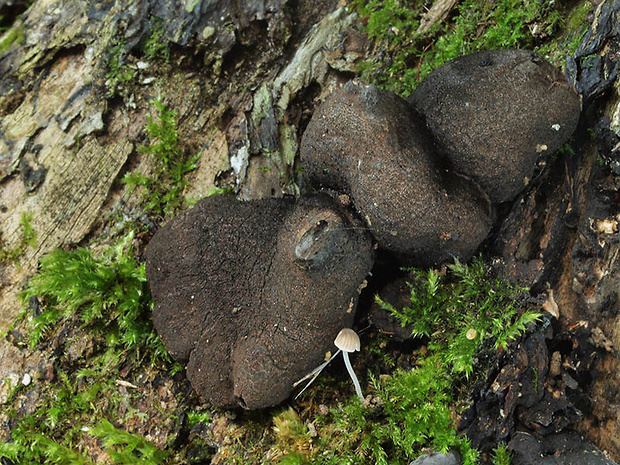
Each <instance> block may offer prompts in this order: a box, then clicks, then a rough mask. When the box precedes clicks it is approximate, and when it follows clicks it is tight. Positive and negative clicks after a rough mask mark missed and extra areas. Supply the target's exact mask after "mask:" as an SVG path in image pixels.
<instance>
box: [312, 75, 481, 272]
mask: <svg viewBox="0 0 620 465" xmlns="http://www.w3.org/2000/svg"><path fill="white" fill-rule="evenodd" d="M300 153H301V161H302V163H303V168H304V174H305V175H306V176H307V178H308V180H309V182H310V183H311V184H313V185H315V186H317V187H329V188H333V189H337V190H340V191H343V192H346V193H347V194H349V195H350V197H351V200H352V202H353V204H354V206H355V209H356V210H357V211H358V212H359V214H360V215H361V216H362V218H364V219H365V220H366V223H367V225H368V227H369V229H370V231H371V232H372V234H373V235H374V236H375V238H376V239H377V241H378V243H379V245H380V246H381V247H383V248H385V249H388V250H391V251H394V252H396V253H398V254H400V255H402V256H405V257H406V258H407V259H408V260H412V261H414V262H415V263H416V264H417V265H418V266H426V265H432V264H436V263H440V262H444V261H447V260H452V259H453V257H458V258H459V259H462V260H467V259H469V258H470V257H471V256H472V254H473V253H474V252H475V250H476V249H477V247H478V246H479V244H480V243H481V242H482V241H483V240H484V238H485V237H486V236H487V234H488V232H489V230H490V228H491V223H492V221H491V217H490V213H489V210H490V203H489V200H488V198H487V197H486V195H485V194H484V193H483V192H482V191H481V190H480V189H479V187H478V186H477V185H476V184H474V183H472V182H470V181H469V180H468V179H466V178H464V177H462V176H459V175H457V174H455V173H453V172H450V171H448V170H446V166H445V165H444V164H443V163H442V160H441V159H440V158H439V157H437V156H436V153H435V149H434V147H433V143H432V141H431V140H430V137H429V136H428V134H427V131H426V128H425V126H424V122H423V121H422V120H421V119H420V118H419V117H418V116H417V115H416V114H415V112H413V111H412V109H411V108H410V106H409V105H408V104H407V102H405V101H404V100H403V99H401V98H400V97H398V96H397V95H395V94H393V93H392V92H388V91H385V90H381V89H379V88H377V87H375V86H372V85H364V84H361V83H359V82H356V81H352V82H349V83H347V84H346V85H345V86H344V87H343V88H342V89H340V90H339V91H337V92H336V93H334V94H332V95H331V96H330V97H329V98H328V99H327V100H326V101H325V102H324V103H323V104H322V105H321V106H320V107H319V108H318V109H317V110H316V111H315V113H314V115H313V117H312V119H311V121H310V123H309V125H308V127H307V129H306V131H305V133H304V136H303V139H302V143H301V152H300Z"/></svg>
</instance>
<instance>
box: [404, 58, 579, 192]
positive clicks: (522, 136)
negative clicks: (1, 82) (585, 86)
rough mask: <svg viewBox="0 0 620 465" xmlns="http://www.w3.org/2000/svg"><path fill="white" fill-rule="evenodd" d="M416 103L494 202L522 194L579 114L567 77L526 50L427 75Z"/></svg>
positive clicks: (460, 62)
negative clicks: (541, 163) (535, 172)
mask: <svg viewBox="0 0 620 465" xmlns="http://www.w3.org/2000/svg"><path fill="white" fill-rule="evenodd" d="M410 102H411V103H412V104H413V106H414V108H415V109H416V110H417V111H418V112H419V113H420V114H422V115H423V116H424V117H425V119H426V125H427V127H428V129H429V131H430V132H431V134H432V135H433V138H434V139H435V141H436V143H437V144H438V146H440V147H441V148H442V152H443V154H444V155H445V156H447V157H448V158H449V160H450V162H451V163H452V166H453V169H454V170H455V171H457V172H459V173H461V174H464V175H466V176H468V177H470V178H471V179H473V180H474V181H476V182H477V183H478V184H479V185H480V186H481V187H482V188H483V190H485V192H486V193H487V194H488V195H489V197H490V199H491V200H492V202H494V203H500V202H505V201H508V200H511V199H513V198H514V197H515V196H516V195H517V194H518V193H519V192H520V191H521V190H523V188H524V187H525V186H526V185H527V184H528V182H529V181H530V180H531V179H532V176H533V174H534V171H535V168H536V162H537V160H538V159H539V157H541V156H543V155H550V154H552V153H553V152H555V151H556V150H557V149H558V148H559V147H561V146H562V145H563V144H564V143H565V142H566V141H567V139H568V138H569V137H570V135H571V134H572V132H573V131H574V130H575V128H576V126H577V122H578V120H579V113H580V110H581V102H580V98H579V95H578V94H577V92H575V90H574V89H572V87H571V86H570V85H569V84H568V82H567V81H566V79H565V78H564V76H563V74H562V72H561V71H560V70H559V69H557V68H555V67H554V66H552V65H551V64H550V63H548V62H547V61H546V60H545V59H543V58H542V57H541V56H539V55H537V54H535V53H533V52H530V51H527V50H491V51H485V52H480V53H474V54H472V55H465V56H462V57H459V58H456V59H454V60H452V61H450V62H448V63H446V64H444V65H443V66H440V67H439V68H437V69H436V70H435V71H433V72H432V73H431V74H429V75H428V76H427V77H426V78H425V79H424V80H423V81H422V82H421V83H420V85H419V86H418V88H417V89H416V90H415V92H414V93H413V95H412V96H411V98H410Z"/></svg>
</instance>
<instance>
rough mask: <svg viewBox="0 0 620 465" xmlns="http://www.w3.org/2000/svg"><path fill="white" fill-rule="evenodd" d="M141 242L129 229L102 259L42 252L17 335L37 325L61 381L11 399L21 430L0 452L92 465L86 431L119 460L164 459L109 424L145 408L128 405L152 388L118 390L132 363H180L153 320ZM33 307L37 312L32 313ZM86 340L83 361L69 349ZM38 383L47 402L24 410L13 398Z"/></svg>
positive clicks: (21, 459)
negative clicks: (137, 253) (136, 245)
mask: <svg viewBox="0 0 620 465" xmlns="http://www.w3.org/2000/svg"><path fill="white" fill-rule="evenodd" d="M132 239H133V235H132V234H129V235H128V236H126V237H125V238H124V239H122V240H120V241H118V242H117V243H116V244H114V245H112V246H107V247H104V248H103V249H102V251H101V252H100V253H99V254H97V255H95V254H93V253H92V252H91V251H90V250H87V249H85V248H78V249H76V250H73V251H68V252H67V251H63V250H56V251H54V252H52V253H50V254H48V255H46V256H44V257H43V258H41V263H40V270H39V271H38V273H37V274H36V275H35V276H33V277H32V278H31V279H30V281H29V282H28V284H27V286H26V289H25V291H24V292H23V294H22V296H21V297H22V299H23V302H24V306H25V307H26V304H27V303H28V306H27V307H28V308H26V309H25V310H24V313H23V315H22V316H21V317H20V319H19V320H18V321H17V322H16V325H23V326H20V327H19V331H11V332H10V333H11V334H21V333H23V332H25V331H30V335H29V336H30V344H31V347H33V348H34V347H35V346H37V347H38V348H41V349H44V348H45V347H46V346H47V345H48V344H50V345H51V346H52V347H54V351H55V354H56V355H55V356H54V357H55V360H56V361H55V362H54V368H55V369H54V373H53V375H50V374H49V373H48V375H46V376H51V378H52V379H51V380H49V381H48V382H44V381H45V380H43V379H36V380H34V379H33V382H32V383H31V384H29V385H28V386H26V385H21V384H20V385H19V386H18V387H16V389H15V390H14V392H13V394H12V396H11V397H10V398H9V400H8V401H7V402H6V403H5V405H4V408H5V412H6V413H7V415H8V416H9V418H11V419H12V420H13V421H14V424H15V425H16V426H15V427H14V428H13V429H12V430H11V433H10V439H9V441H7V442H6V443H4V444H1V445H0V457H6V458H7V459H10V460H12V461H13V462H14V463H20V464H31V463H32V464H39V463H62V464H64V463H75V464H90V463H94V462H93V461H92V460H91V459H90V458H89V457H88V452H89V451H88V450H80V448H79V447H76V444H83V443H84V441H85V440H86V438H87V437H90V438H96V439H100V440H102V442H103V448H104V450H106V452H107V454H108V455H109V456H110V457H112V459H113V460H114V463H135V462H138V461H139V462H140V463H147V464H155V463H161V461H162V460H163V458H164V456H165V455H167V454H164V453H163V452H162V451H161V450H159V449H158V448H156V447H155V446H153V445H152V444H150V443H148V441H146V439H145V438H143V437H141V436H139V435H135V434H132V433H129V432H127V431H124V430H121V429H118V428H117V427H115V426H113V425H112V423H110V421H108V419H113V420H114V421H115V422H116V424H117V425H119V424H123V423H124V422H125V421H126V420H127V418H130V417H132V416H139V414H140V412H138V411H135V410H133V411H132V409H131V408H128V406H130V405H131V404H132V402H139V401H140V400H141V398H142V396H143V395H144V393H142V392H138V391H137V389H136V391H135V394H132V393H129V392H127V393H125V394H121V393H120V392H119V389H118V386H119V385H118V380H119V379H122V378H125V377H127V376H128V371H127V368H125V372H124V373H123V374H121V370H122V369H123V367H132V366H135V367H140V368H139V369H140V370H144V369H146V368H145V367H149V366H150V367H151V368H154V367H160V368H164V369H165V370H167V371H171V372H173V373H174V371H175V370H177V369H179V367H178V366H176V365H172V364H171V362H169V357H168V354H167V352H166V351H165V348H164V347H163V344H162V343H161V341H160V339H159V337H158V336H157V334H156V333H155V331H154V330H153V327H152V325H151V322H150V319H149V313H150V311H151V306H152V303H151V300H150V296H149V293H148V287H147V285H146V276H145V271H144V265H143V264H139V263H138V262H137V261H136V259H135V258H134V254H133V248H132V246H131V244H132ZM33 301H36V302H37V304H36V305H34V306H33V305H32V302H33ZM33 307H34V308H33ZM31 310H34V311H35V315H34V316H31V317H30V318H29V319H27V318H26V315H27V313H28V312H29V311H31ZM24 323H25V325H24ZM14 337H17V336H14ZM86 339H90V340H91V341H90V343H87V346H86V347H88V345H89V344H90V347H91V348H90V349H81V354H80V356H79V357H77V358H76V356H75V355H73V356H71V355H67V347H68V346H70V345H71V344H72V341H76V340H79V341H82V342H84V341H85V340H86ZM78 346H79V342H78ZM78 350H80V349H78ZM56 357H57V358H56ZM33 376H38V375H36V374H33ZM129 385H131V383H129ZM30 389H34V390H35V392H37V391H38V395H36V394H35V398H37V396H38V398H39V402H38V403H37V406H36V408H35V409H34V411H31V412H32V413H29V414H27V415H24V413H23V411H22V410H21V409H20V408H19V407H18V406H19V405H20V402H14V401H15V399H16V398H17V396H18V395H21V394H24V395H28V391H29V390H30ZM16 406H17V407H16ZM119 412H123V413H121V414H119ZM133 423H134V424H135V423H136V421H135V420H134V422H133Z"/></svg>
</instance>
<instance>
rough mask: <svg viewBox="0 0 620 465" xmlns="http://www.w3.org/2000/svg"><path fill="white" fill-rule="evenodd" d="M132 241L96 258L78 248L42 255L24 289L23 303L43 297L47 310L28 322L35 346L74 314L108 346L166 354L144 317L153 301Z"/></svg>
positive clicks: (32, 343) (147, 319)
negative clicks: (100, 336)
mask: <svg viewBox="0 0 620 465" xmlns="http://www.w3.org/2000/svg"><path fill="white" fill-rule="evenodd" d="M132 239H133V234H129V235H128V236H127V237H125V238H124V239H123V240H121V241H119V242H118V243H117V244H115V245H114V246H108V247H105V248H104V249H103V251H102V252H101V254H100V255H99V256H95V255H93V253H92V252H91V251H89V250H88V249H85V248H78V249H76V250H73V251H70V252H66V251H64V250H55V251H53V252H51V253H50V254H48V255H45V256H44V257H42V258H41V261H40V269H39V272H38V273H37V274H36V275H35V276H33V277H32V278H31V279H30V281H29V282H28V284H27V286H26V289H25V290H24V292H23V293H22V300H23V302H24V304H27V303H28V302H29V301H30V299H32V298H37V299H41V300H43V301H44V308H45V311H43V312H42V313H41V314H40V315H38V316H37V317H35V318H34V319H33V321H32V325H33V326H32V330H31V332H30V342H31V345H32V346H33V347H34V346H35V345H37V344H39V343H40V342H42V341H43V340H44V338H45V337H46V335H47V334H48V333H49V332H50V330H51V329H53V328H55V327H57V326H58V325H60V324H61V323H62V322H63V321H67V320H69V319H71V318H74V317H77V318H79V320H80V322H81V324H82V325H83V327H84V328H85V329H87V330H88V331H94V332H96V333H99V334H100V335H102V336H104V337H105V340H106V342H107V346H108V348H110V349H113V350H136V349H137V348H144V347H148V348H149V349H150V350H151V351H152V354H153V359H156V358H157V357H158V356H161V355H162V354H163V353H165V352H164V351H163V349H162V347H161V343H160V341H159V338H158V337H157V336H156V334H155V332H154V330H153V328H152V325H151V323H150V320H149V318H148V315H149V312H150V308H151V301H150V298H149V293H148V287H147V284H146V275H145V271H144V265H143V264H142V265H140V264H138V263H137V262H136V260H135V258H134V256H133V249H132V247H131V241H132ZM26 311H27V310H25V311H24V316H25V315H26Z"/></svg>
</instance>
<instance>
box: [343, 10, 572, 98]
mask: <svg viewBox="0 0 620 465" xmlns="http://www.w3.org/2000/svg"><path fill="white" fill-rule="evenodd" d="M353 8H354V9H356V11H357V12H358V14H359V15H360V17H361V18H364V19H365V21H366V28H365V29H366V32H367V33H368V36H369V38H371V39H372V40H373V43H374V50H373V53H372V57H371V58H370V59H368V60H366V61H365V62H363V63H362V64H361V65H360V69H359V71H360V73H361V75H362V77H363V78H364V79H365V80H367V81H369V82H372V83H375V84H378V85H380V86H381V87H383V88H386V89H390V90H393V91H394V92H396V93H398V94H400V95H402V96H405V97H406V96H408V95H409V94H411V92H412V91H413V90H414V89H415V87H416V86H417V85H418V83H419V82H420V81H421V80H422V79H423V78H424V77H425V76H426V75H427V74H429V73H430V72H431V71H432V70H434V69H435V68H437V67H439V66H441V65H442V64H443V63H445V62H447V61H449V60H452V59H454V58H456V57H458V56H461V55H464V54H467V53H473V52H477V51H481V50H488V49H497V48H529V49H534V50H536V49H538V48H540V47H541V46H542V45H544V44H546V43H549V42H551V41H552V40H553V39H554V38H556V37H560V36H562V34H563V32H562V31H563V30H564V29H565V24H564V21H563V19H562V18H564V17H565V15H566V14H567V13H566V8H567V7H566V6H564V5H562V4H560V2H554V3H550V2H543V1H540V0H533V1H525V0H500V1H497V2H490V1H480V0H465V1H463V2H459V4H458V7H456V8H455V9H454V12H455V13H454V14H453V15H452V16H449V17H448V19H447V20H446V21H445V22H441V23H437V24H435V25H434V26H433V27H432V28H431V29H430V30H429V31H427V32H425V33H416V30H417V28H418V26H419V18H420V16H421V14H422V13H423V11H424V10H423V8H424V2H420V1H410V2H408V1H399V0H389V1H385V2H383V1H378V0H370V1H369V0H357V1H356V2H354V3H353ZM578 17H579V18H582V17H583V14H576V16H575V19H569V23H571V24H572V23H574V22H579V21H581V19H577V18H578ZM580 24H581V23H580ZM556 48H558V44H556ZM563 49H565V47H563ZM548 51H549V50H544V51H543V52H544V53H547V52H548Z"/></svg>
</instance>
